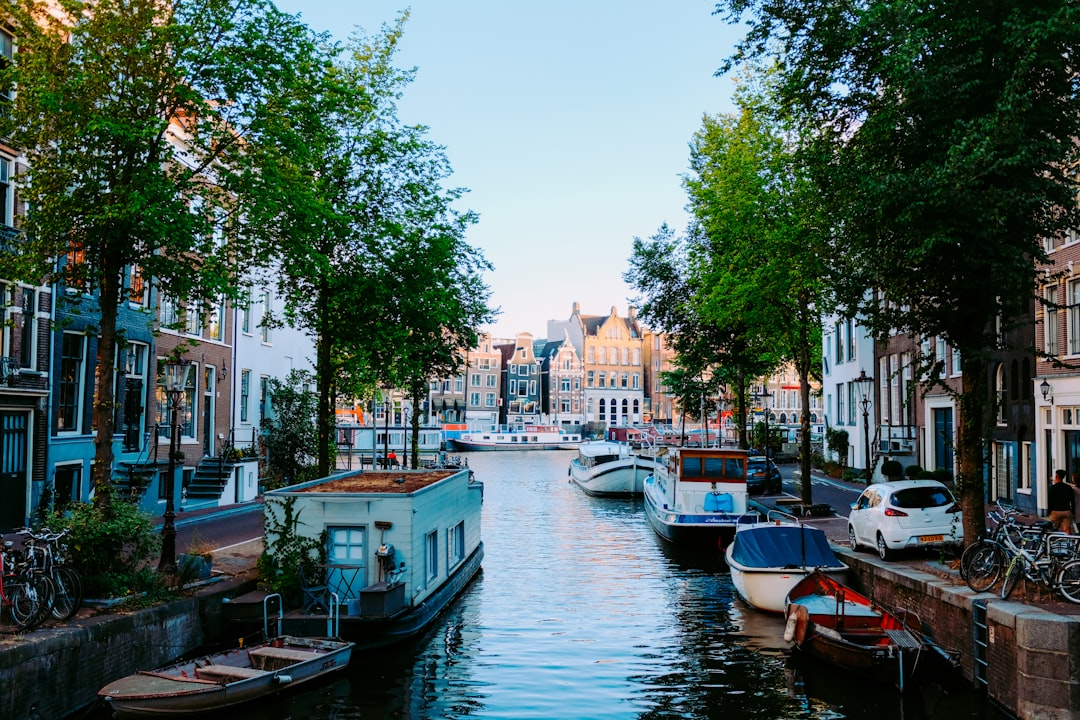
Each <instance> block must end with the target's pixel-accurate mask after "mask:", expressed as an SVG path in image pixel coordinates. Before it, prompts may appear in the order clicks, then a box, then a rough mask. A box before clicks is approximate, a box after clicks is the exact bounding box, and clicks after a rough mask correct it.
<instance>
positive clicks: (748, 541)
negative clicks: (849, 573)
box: [731, 525, 843, 568]
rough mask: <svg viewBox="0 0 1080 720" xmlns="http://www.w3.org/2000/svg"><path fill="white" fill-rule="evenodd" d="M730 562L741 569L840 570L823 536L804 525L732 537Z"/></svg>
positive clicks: (749, 531) (771, 527)
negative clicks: (732, 561) (833, 568)
mask: <svg viewBox="0 0 1080 720" xmlns="http://www.w3.org/2000/svg"><path fill="white" fill-rule="evenodd" d="M731 559H732V560H734V561H735V562H737V563H739V564H740V565H742V566H744V567H751V568H784V567H791V568H796V567H843V563H842V562H840V560H839V559H838V558H837V557H836V554H835V553H833V551H832V548H830V547H829V540H828V538H826V537H825V533H824V532H822V531H821V530H819V529H818V528H814V527H807V526H806V525H762V526H760V527H753V528H746V529H745V530H740V531H739V532H737V533H735V547H733V548H732V550H731Z"/></svg>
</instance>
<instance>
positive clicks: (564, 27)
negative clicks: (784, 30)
mask: <svg viewBox="0 0 1080 720" xmlns="http://www.w3.org/2000/svg"><path fill="white" fill-rule="evenodd" d="M277 4H278V7H279V8H281V9H282V10H283V11H285V12H289V13H293V14H297V13H298V14H299V15H300V16H301V18H302V19H303V20H304V21H305V22H306V23H307V24H308V25H310V26H311V27H312V28H314V29H315V30H319V31H330V32H331V33H332V34H333V35H334V36H335V37H337V38H338V39H341V40H345V39H346V38H347V37H348V36H349V35H350V34H352V32H353V31H354V30H355V29H356V28H361V29H362V30H363V32H364V34H367V35H371V34H374V33H375V32H377V31H378V29H379V27H380V26H381V25H382V24H384V23H390V22H392V21H393V20H394V19H395V18H396V17H397V16H398V14H399V13H400V12H401V11H402V10H403V9H406V8H409V9H410V12H411V14H410V17H409V20H408V22H407V24H406V26H405V34H404V37H403V39H402V43H401V49H400V51H399V53H398V55H397V61H398V65H399V66H401V67H416V68H417V76H416V80H415V81H414V82H413V83H412V84H411V85H410V86H409V87H408V89H407V90H406V91H405V95H404V97H403V98H402V100H401V102H400V103H399V116H400V118H401V119H402V120H403V121H404V122H407V123H422V124H424V125H427V126H428V127H429V128H430V131H429V136H430V137H431V139H433V140H434V141H436V142H438V143H440V144H441V145H443V146H445V148H446V153H447V156H448V157H449V159H450V162H451V165H452V166H453V168H454V177H453V178H452V180H451V184H452V185H454V186H457V187H464V188H468V189H469V190H470V192H469V193H468V194H466V196H465V198H464V201H463V204H462V207H467V208H471V209H473V210H475V211H476V212H478V213H479V215H480V222H479V224H477V225H476V226H474V227H473V228H472V229H471V230H470V232H469V236H468V240H469V242H470V243H471V244H472V245H474V246H476V247H479V248H480V249H481V250H482V251H483V252H484V254H485V256H486V257H487V258H488V260H490V261H491V262H492V263H493V264H494V266H495V269H494V272H492V273H490V274H488V275H487V276H486V280H487V282H488V284H489V285H490V287H491V289H492V304H493V305H496V306H499V307H501V309H502V314H501V315H500V316H499V318H498V319H497V320H496V321H495V323H494V324H493V325H492V326H490V327H489V328H487V329H488V330H490V331H491V332H493V333H494V334H495V335H496V336H499V337H506V336H513V335H514V334H516V333H517V332H521V331H527V332H531V333H533V335H535V336H536V337H544V336H545V335H546V330H547V321H548V320H550V319H557V320H565V319H566V318H568V317H569V316H570V312H571V307H572V304H573V303H574V302H575V301H576V302H579V303H581V307H582V311H583V312H584V313H586V314H594V315H600V314H607V313H608V312H609V311H610V310H611V307H612V306H615V307H616V308H617V309H618V312H619V314H620V315H625V314H626V311H627V306H628V298H629V297H630V296H632V295H633V292H632V290H631V289H630V288H628V287H627V286H626V284H625V283H624V282H623V280H622V275H623V273H624V272H625V271H626V269H627V267H628V258H629V257H630V253H631V249H632V245H633V239H634V237H635V236H636V237H641V238H647V237H649V236H651V235H652V234H653V233H655V232H656V230H657V229H658V228H659V227H660V226H661V225H662V224H663V223H665V222H666V223H668V224H669V225H672V226H674V227H676V228H678V229H682V228H683V227H684V226H685V224H686V218H687V216H686V212H685V209H684V207H685V204H686V196H685V193H684V191H683V189H682V184H681V179H680V176H681V175H682V174H683V173H685V172H686V170H687V167H688V160H689V142H690V140H691V138H692V136H693V133H694V132H695V131H696V130H697V129H698V128H699V127H700V126H701V119H702V116H703V115H704V114H706V113H707V114H716V113H720V112H729V111H730V110H731V108H732V105H731V95H732V90H733V83H732V80H731V78H730V77H715V76H714V73H715V71H716V69H717V68H718V67H719V66H720V65H721V63H722V62H723V60H724V58H725V57H726V56H727V55H728V54H729V53H730V50H731V48H732V46H733V44H734V42H735V41H736V40H737V39H738V37H739V34H740V32H741V31H740V30H739V29H738V28H735V27H731V26H729V25H728V24H727V23H726V22H725V21H724V19H723V18H722V17H721V16H714V15H712V14H711V13H712V10H713V8H714V5H715V2H714V0H666V1H665V2H639V3H627V2H614V1H612V0H576V1H574V2H570V1H569V0H553V1H550V2H546V3H521V2H512V1H511V0H487V1H484V0H456V1H453V2H452V1H450V0H414V1H413V2H412V4H411V5H406V4H404V3H398V2H385V1H383V0H352V1H351V2H349V1H345V2H342V1H341V0H336V1H334V0H278V3H277Z"/></svg>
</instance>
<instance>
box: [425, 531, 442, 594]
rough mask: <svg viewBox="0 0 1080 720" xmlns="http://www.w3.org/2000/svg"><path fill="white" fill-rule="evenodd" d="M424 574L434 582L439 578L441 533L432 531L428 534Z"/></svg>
mask: <svg viewBox="0 0 1080 720" xmlns="http://www.w3.org/2000/svg"><path fill="white" fill-rule="evenodd" d="M424 555H425V557H424V568H425V570H424V572H425V579H426V580H427V581H428V582H432V581H433V580H435V578H437V577H439V533H438V532H436V531H434V530H433V531H432V532H430V533H428V534H427V537H426V538H425V542H424Z"/></svg>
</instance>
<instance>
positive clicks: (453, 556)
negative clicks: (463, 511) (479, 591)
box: [446, 520, 465, 572]
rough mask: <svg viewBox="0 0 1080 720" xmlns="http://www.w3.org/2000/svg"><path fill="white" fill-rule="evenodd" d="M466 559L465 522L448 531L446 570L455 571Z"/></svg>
mask: <svg viewBox="0 0 1080 720" xmlns="http://www.w3.org/2000/svg"><path fill="white" fill-rule="evenodd" d="M464 559H465V521H464V520H462V521H461V522H459V523H458V524H457V525H455V526H454V527H452V528H450V529H449V530H447V531H446V569H447V572H449V571H450V570H453V569H454V568H455V567H457V566H458V564H459V563H460V562H461V561H462V560H464Z"/></svg>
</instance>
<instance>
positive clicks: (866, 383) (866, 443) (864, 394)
mask: <svg viewBox="0 0 1080 720" xmlns="http://www.w3.org/2000/svg"><path fill="white" fill-rule="evenodd" d="M852 382H854V383H855V390H856V391H857V392H858V393H859V407H861V408H862V422H863V449H864V451H865V452H866V456H865V462H866V484H867V485H869V484H870V482H871V480H873V474H874V469H873V468H872V467H871V462H870V404H871V403H872V402H873V400H871V394H872V393H873V388H874V378H873V377H871V376H869V375H867V374H866V371H865V370H860V371H859V377H857V378H855V379H854V380H853V381H852Z"/></svg>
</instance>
